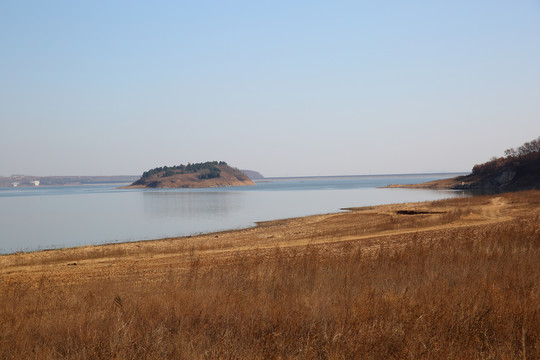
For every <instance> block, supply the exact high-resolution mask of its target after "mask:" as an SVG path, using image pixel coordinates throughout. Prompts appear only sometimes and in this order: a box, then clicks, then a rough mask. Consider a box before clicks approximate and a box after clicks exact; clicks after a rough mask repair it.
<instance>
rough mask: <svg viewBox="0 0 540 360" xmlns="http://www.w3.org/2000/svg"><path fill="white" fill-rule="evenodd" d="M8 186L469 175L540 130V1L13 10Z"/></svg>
mask: <svg viewBox="0 0 540 360" xmlns="http://www.w3.org/2000/svg"><path fill="white" fill-rule="evenodd" d="M0 124H1V126H0V175H3V176H7V175H11V174H14V173H23V174H33V175H114V174H140V173H142V172H143V171H145V170H147V169H149V168H153V167H156V166H162V165H175V164H180V163H187V162H199V161H207V160H224V161H227V162H228V163H229V164H231V165H234V166H237V167H239V168H245V169H253V170H258V171H260V172H261V173H263V174H264V175H266V176H293V175H294V176H301V175H346V174H381V173H414V172H441V171H469V170H470V169H471V168H472V166H473V165H474V164H475V163H480V162H484V161H487V160H488V159H489V158H490V157H491V156H499V155H502V153H503V151H504V150H505V149H506V148H508V147H515V146H519V145H521V144H522V143H523V142H525V141H528V140H531V139H533V138H537V137H538V136H539V135H540V1H537V0H534V1H533V0H530V1H527V0H521V1H497V0H489V1H487V0H486V1H471V0H467V1H461V0H454V1H433V0H430V1H414V0H412V1H402V0H396V1H390V0H389V1H265V2H262V1H170V2H164V1H152V2H149V1H133V0H131V1H85V2H82V1H24V0H21V1H7V0H0Z"/></svg>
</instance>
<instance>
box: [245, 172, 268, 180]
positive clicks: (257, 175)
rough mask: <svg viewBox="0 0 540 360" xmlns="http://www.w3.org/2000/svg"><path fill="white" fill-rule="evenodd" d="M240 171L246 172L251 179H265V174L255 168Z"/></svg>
mask: <svg viewBox="0 0 540 360" xmlns="http://www.w3.org/2000/svg"><path fill="white" fill-rule="evenodd" d="M240 171H241V172H243V173H244V174H246V175H247V176H248V177H249V178H250V179H251V180H260V179H264V176H263V175H262V174H261V173H260V172H258V171H254V170H240Z"/></svg>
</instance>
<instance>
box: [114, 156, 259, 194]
mask: <svg viewBox="0 0 540 360" xmlns="http://www.w3.org/2000/svg"><path fill="white" fill-rule="evenodd" d="M248 185H255V184H254V183H253V181H252V180H251V179H250V178H249V177H248V176H247V175H246V174H244V173H243V172H242V171H240V170H238V169H236V168H233V167H230V166H229V165H227V163H226V162H225V161H219V162H217V161H207V162H203V163H194V164H192V163H188V164H187V165H176V166H170V167H169V166H162V167H157V168H154V169H151V170H148V171H145V172H144V173H143V174H142V176H141V178H140V179H139V180H137V181H135V182H134V183H132V184H131V185H128V186H125V187H124V188H169V189H173V188H211V187H225V186H248Z"/></svg>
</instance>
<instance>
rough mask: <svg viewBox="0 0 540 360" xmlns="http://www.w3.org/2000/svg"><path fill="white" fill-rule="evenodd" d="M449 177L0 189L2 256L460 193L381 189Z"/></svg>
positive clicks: (183, 233)
mask: <svg viewBox="0 0 540 360" xmlns="http://www.w3.org/2000/svg"><path fill="white" fill-rule="evenodd" d="M453 176H456V174H428V175H391V176H388V175H386V176H350V177H313V178H273V179H264V180H261V181H258V182H256V185H255V186H245V187H230V188H210V189H148V190H147V189H118V187H119V186H121V185H125V184H110V185H85V186H58V187H26V188H22V187H18V188H0V253H4V254H5V253H12V252H16V251H33V250H43V249H52V248H59V247H72V246H81V245H99V244H104V243H114V242H126V241H138V240H149V239H159V238H165V237H175V236H186V235H195V234H199V233H208V232H214V231H221V230H230V229H238V228H245V227H250V226H254V225H255V223H256V222H260V221H266V220H275V219H283V218H290V217H299V216H307V215H314V214H323V213H331V212H338V211H342V210H341V209H343V208H347V207H359V206H370V205H380V204H390V203H403V202H417V201H428V200H438V199H444V198H450V197H456V196H465V194H464V193H462V192H457V191H441V190H423V189H393V188H392V189H384V188H381V187H384V186H386V185H389V184H413V183H420V182H426V181H431V180H436V179H442V178H447V177H453Z"/></svg>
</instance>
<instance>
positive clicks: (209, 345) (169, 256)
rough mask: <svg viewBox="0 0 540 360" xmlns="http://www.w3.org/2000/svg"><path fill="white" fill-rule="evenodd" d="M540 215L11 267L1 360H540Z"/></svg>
mask: <svg viewBox="0 0 540 360" xmlns="http://www.w3.org/2000/svg"><path fill="white" fill-rule="evenodd" d="M539 204H540V192H526V193H516V194H505V195H499V196H498V197H476V198H468V199H452V200H447V201H439V202H434V203H425V204H403V205H392V206H383V207H376V208H368V209H357V210H356V211H352V212H349V213H343V214H338V215H324V216H319V217H310V218H304V219H292V220H287V221H281V222H273V223H266V224H263V225H261V226H260V227H258V228H255V229H249V230H242V231H237V232H225V233H219V234H211V235H205V236H200V237H193V238H183V239H175V240H173V239H169V240H164V241H162V242H161V243H160V242H149V243H147V244H145V243H139V244H134V245H133V244H131V245H129V246H128V245H126V246H121V245H115V246H111V247H103V248H101V249H102V252H97V253H96V252H92V251H90V250H93V249H96V248H92V247H89V248H80V249H78V250H77V249H66V250H60V251H56V252H54V251H53V252H46V254H43V253H34V254H17V255H10V256H6V257H3V258H2V259H1V260H0V261H2V263H1V264H2V271H1V272H0V304H2V306H1V307H0V359H30V358H33V359H64V358H65V359H384V358H388V359H416V358H423V359H424V358H425V359H538V358H540V340H539V339H540V292H539V288H538V284H539V282H540V266H538V263H539V260H540V228H539V225H538V224H539V214H540V207H539ZM399 210H411V211H412V210H414V211H418V212H421V211H430V212H432V213H431V214H418V215H413V216H411V215H399V214H397V211H399ZM216 236H218V237H217V238H216ZM217 243H219V245H218V244H217ZM159 244H161V245H159ZM136 245H138V247H137V246H136ZM158 245H159V246H158ZM145 246H148V248H147V249H146V250H148V252H146V250H145ZM151 246H153V247H151ZM141 249H142V250H141ZM66 254H67V256H66ZM55 256H56V257H57V258H56V260H55ZM67 261H70V262H75V263H77V265H68V263H66V262H67Z"/></svg>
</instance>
